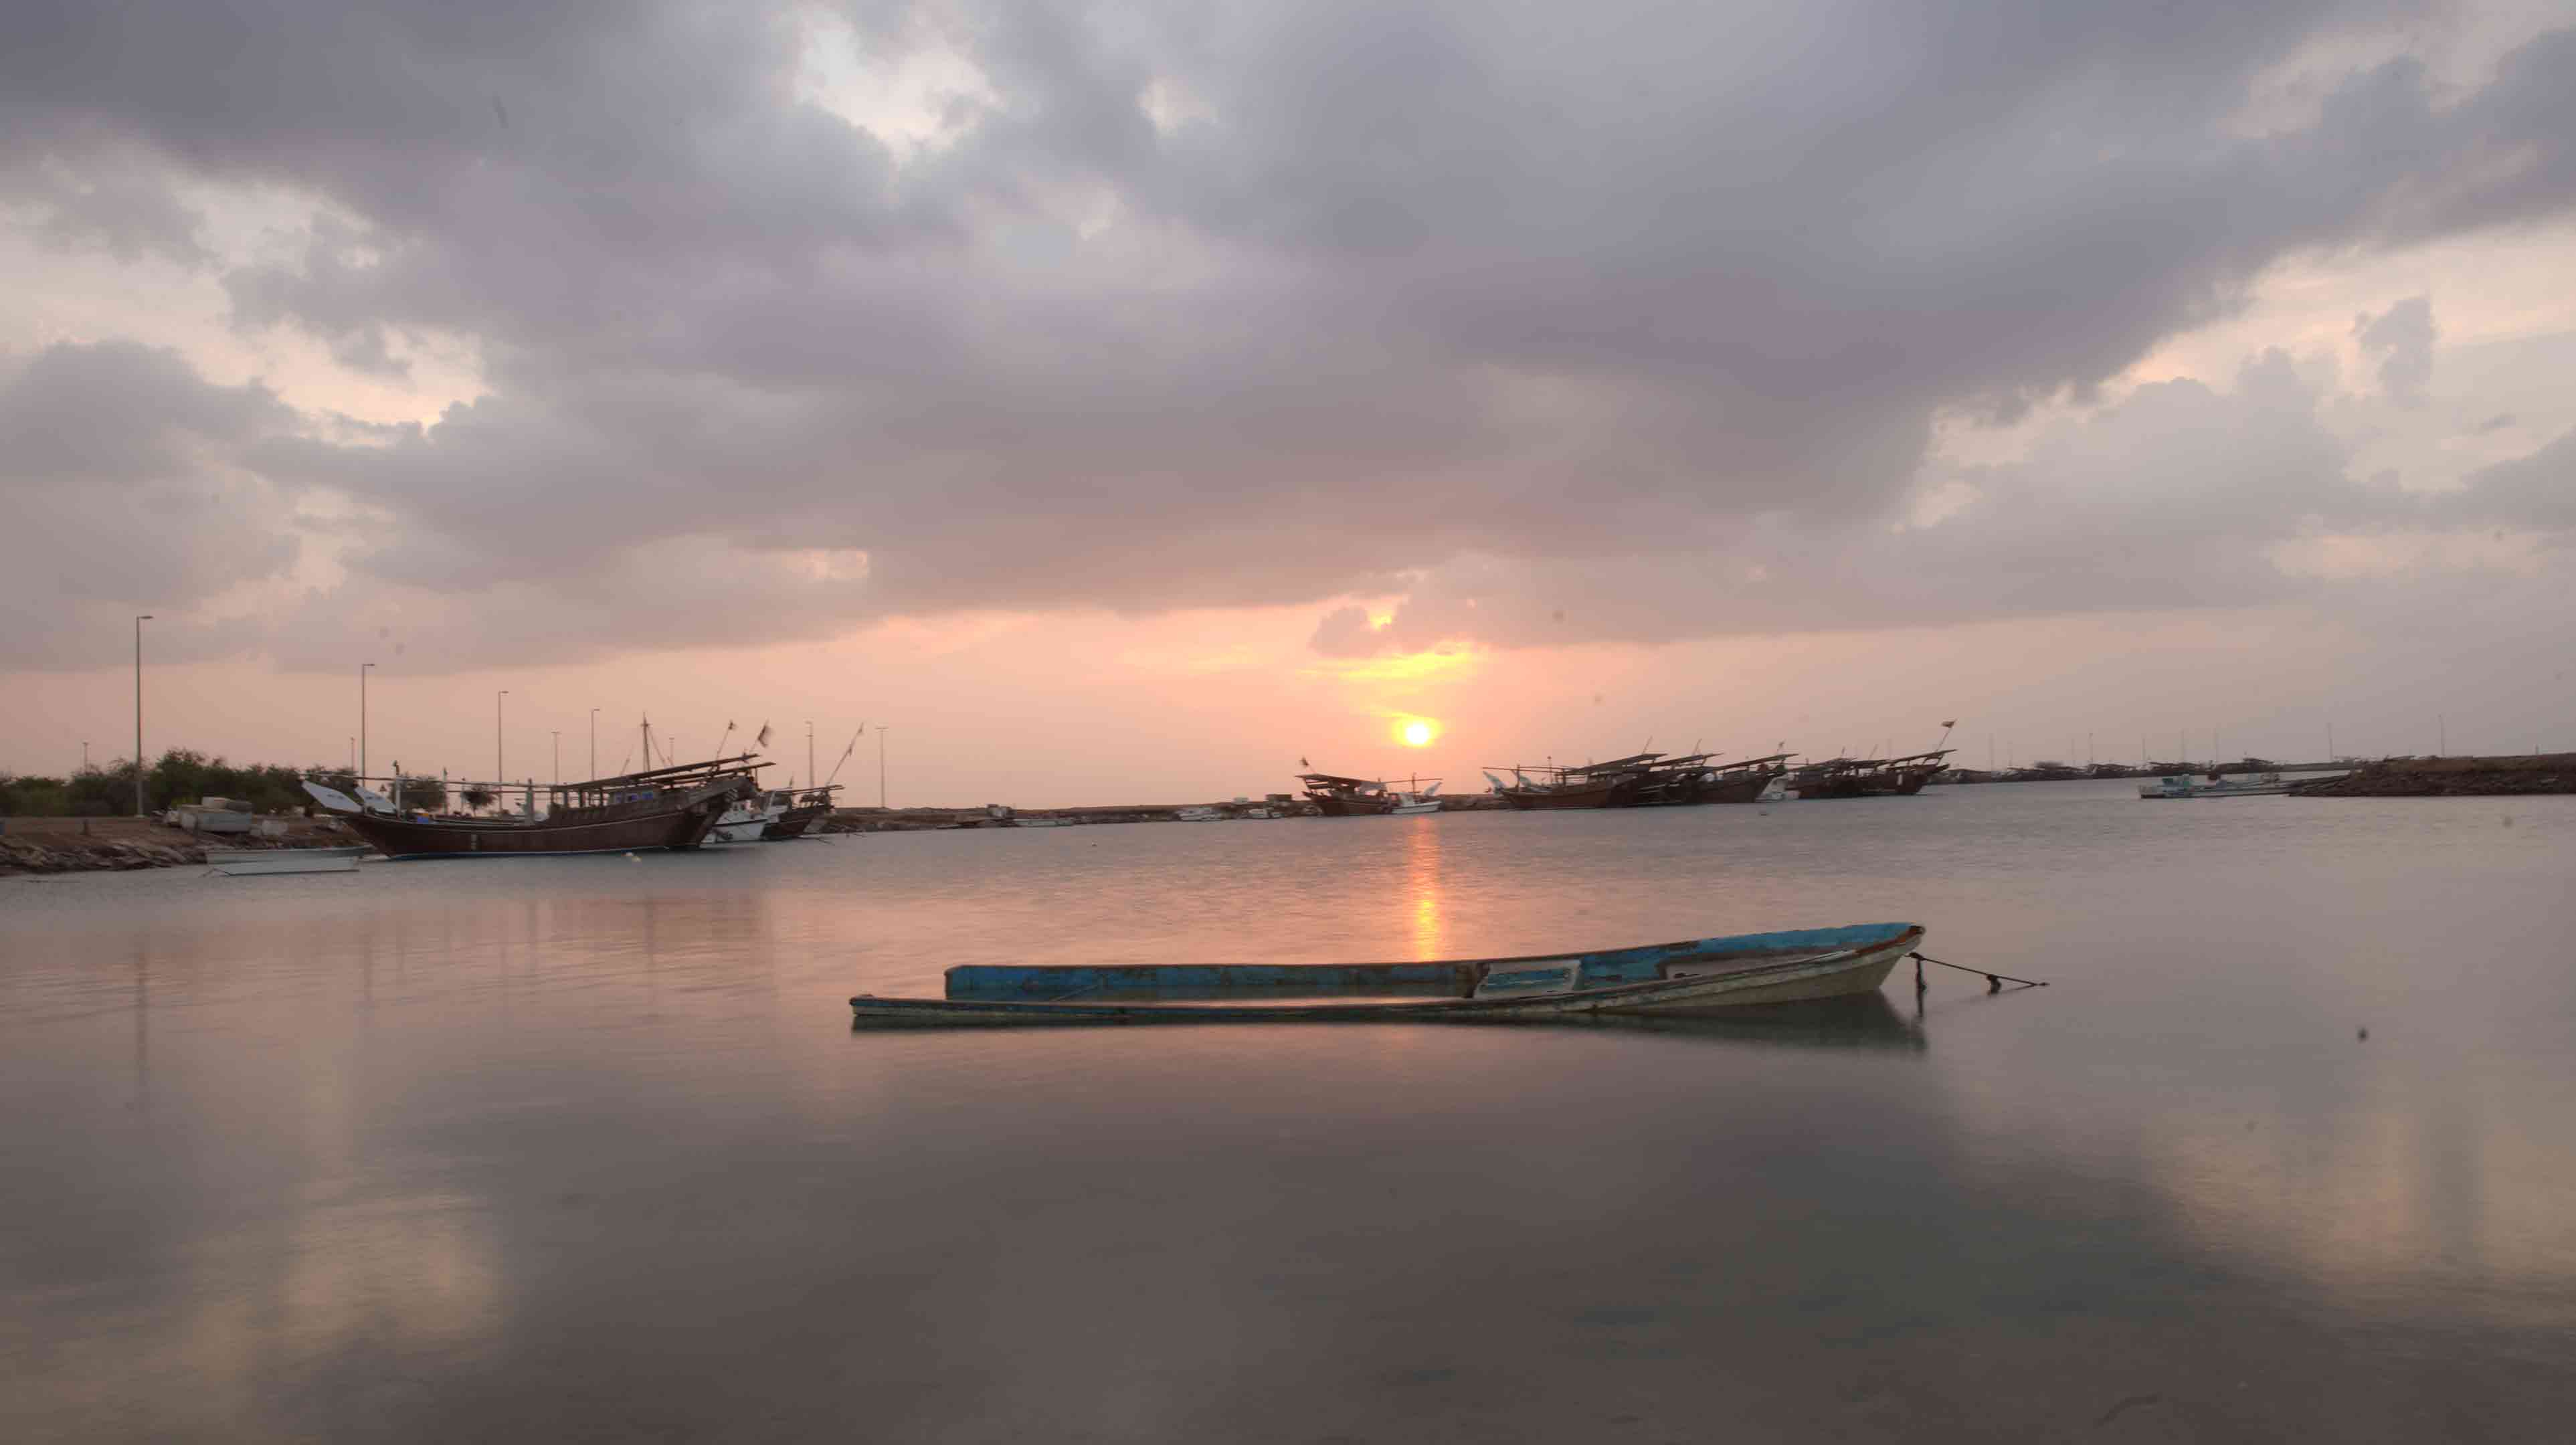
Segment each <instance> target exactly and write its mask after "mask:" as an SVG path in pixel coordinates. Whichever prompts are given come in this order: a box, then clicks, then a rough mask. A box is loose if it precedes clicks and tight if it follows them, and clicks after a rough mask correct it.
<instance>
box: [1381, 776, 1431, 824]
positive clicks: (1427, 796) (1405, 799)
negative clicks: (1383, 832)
mask: <svg viewBox="0 0 2576 1445" xmlns="http://www.w3.org/2000/svg"><path fill="white" fill-rule="evenodd" d="M1439 791H1440V785H1439V784H1438V783H1433V784H1432V785H1431V786H1430V787H1428V788H1424V789H1422V790H1421V791H1420V792H1401V793H1398V794H1396V795H1395V806H1394V807H1392V808H1389V809H1387V811H1388V812H1390V813H1392V814H1394V815H1395V816H1396V817H1399V818H1404V817H1410V816H1412V815H1414V814H1416V813H1437V812H1439V811H1440V799H1439V797H1438V796H1437V794H1438V793H1439Z"/></svg>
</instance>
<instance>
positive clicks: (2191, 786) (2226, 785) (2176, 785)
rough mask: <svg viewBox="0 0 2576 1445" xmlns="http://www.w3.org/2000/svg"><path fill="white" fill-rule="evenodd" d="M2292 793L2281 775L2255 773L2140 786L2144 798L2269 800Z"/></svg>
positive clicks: (2181, 777) (2184, 777) (2177, 777)
mask: <svg viewBox="0 0 2576 1445" xmlns="http://www.w3.org/2000/svg"><path fill="white" fill-rule="evenodd" d="M2288 791H2290V785H2289V784H2288V783H2285V782H2283V781H2281V775H2280V774H2279V773H2254V774H2250V775H2247V776H2244V777H2237V778H2230V777H2228V776H2226V775H2225V774H2223V773H2211V774H2209V775H2208V776H2207V777H2205V778H2203V777H2196V776H2194V775H2192V774H2190V773H2175V774H2171V775H2169V776H2166V777H2161V778H2158V779H2156V780H2155V781H2153V782H2147V783H2140V784H2138V796H2139V797H2141V798H2268V797H2277V796H2279V795H2281V794H2283V793H2287V792H2288Z"/></svg>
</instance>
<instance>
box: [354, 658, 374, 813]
mask: <svg viewBox="0 0 2576 1445" xmlns="http://www.w3.org/2000/svg"><path fill="white" fill-rule="evenodd" d="M374 666H375V664H374V663H372V662H362V663H359V664H358V781H359V782H360V783H361V784H363V783H365V782H366V781H367V669H369V668H371V667H374Z"/></svg>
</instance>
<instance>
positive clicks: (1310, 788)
mask: <svg viewBox="0 0 2576 1445" xmlns="http://www.w3.org/2000/svg"><path fill="white" fill-rule="evenodd" d="M1297 781H1299V782H1301V783H1304V784H1305V785H1306V801H1307V802H1310V803H1312V804H1314V805H1315V811H1317V812H1319V813H1321V814H1323V815H1324V816H1325V817H1327V818H1370V817H1375V816H1377V815H1378V814H1380V813H1392V812H1394V811H1395V808H1396V798H1395V796H1394V795H1393V794H1392V793H1389V792H1388V791H1387V788H1386V784H1384V783H1382V782H1378V781H1376V780H1374V779H1370V778H1345V777H1342V776H1341V775H1339V774H1337V773H1299V774H1298V775H1297Z"/></svg>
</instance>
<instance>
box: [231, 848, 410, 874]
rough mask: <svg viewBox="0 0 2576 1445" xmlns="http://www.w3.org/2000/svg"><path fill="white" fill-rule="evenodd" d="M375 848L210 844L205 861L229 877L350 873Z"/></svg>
mask: <svg viewBox="0 0 2576 1445" xmlns="http://www.w3.org/2000/svg"><path fill="white" fill-rule="evenodd" d="M374 851H376V850H375V849H373V848H367V847H356V848H209V849H207V850H206V865H207V866H208V867H210V868H212V869H214V870H215V871H216V872H218V873H221V874H223V875H224V876H225V877H227V878H257V877H262V876H265V875H267V874H270V873H350V872H355V871H356V870H357V867H358V860H359V859H360V858H363V857H365V856H366V855H367V854H369V853H373V852H374Z"/></svg>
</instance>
